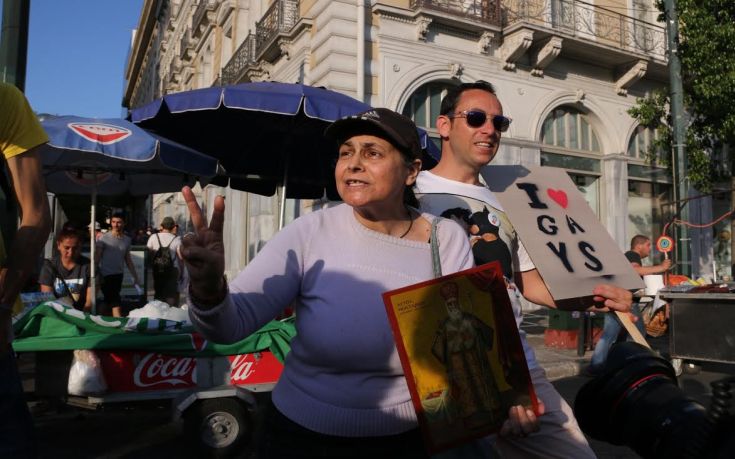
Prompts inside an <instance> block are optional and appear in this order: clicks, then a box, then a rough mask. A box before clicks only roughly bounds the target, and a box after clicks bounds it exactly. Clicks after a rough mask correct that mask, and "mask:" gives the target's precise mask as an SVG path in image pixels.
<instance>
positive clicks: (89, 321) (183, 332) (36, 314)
mask: <svg viewBox="0 0 735 459" xmlns="http://www.w3.org/2000/svg"><path fill="white" fill-rule="evenodd" d="M13 328H14V332H15V341H13V348H14V349H15V350H16V351H17V352H30V351H62V350H75V349H106V350H125V349H128V350H145V351H156V352H161V353H163V354H171V355H187V356H192V357H210V356H216V355H237V354H249V353H253V352H259V351H264V350H266V349H267V350H270V351H271V352H272V353H273V355H274V356H275V357H276V358H277V359H278V360H280V361H281V362H283V361H284V358H285V357H286V354H288V352H289V351H290V350H291V346H290V342H291V338H293V337H294V336H295V335H296V328H295V327H294V324H293V319H287V320H284V321H272V322H269V323H268V324H266V325H265V326H264V327H263V328H261V329H260V330H258V331H257V332H255V333H253V334H252V335H251V336H249V337H247V338H245V339H244V340H242V341H238V342H237V343H233V344H217V343H213V342H211V341H207V340H206V339H205V338H204V337H203V336H202V335H200V334H199V333H198V332H197V331H196V330H194V327H192V326H191V325H190V324H187V323H185V322H178V321H173V320H166V319H151V318H128V317H109V316H99V315H92V314H88V313H85V312H82V311H78V310H76V309H74V308H70V307H68V306H64V305H63V304H61V303H58V302H55V301H49V302H47V303H43V304H41V305H39V306H37V307H36V308H34V309H33V310H31V311H30V312H29V313H28V314H26V315H25V316H24V317H22V318H21V319H20V320H18V321H17V322H16V323H15V325H14V326H13Z"/></svg>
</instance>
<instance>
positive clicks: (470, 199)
mask: <svg viewBox="0 0 735 459" xmlns="http://www.w3.org/2000/svg"><path fill="white" fill-rule="evenodd" d="M509 125H510V119H509V118H507V117H505V116H503V107H502V105H501V104H500V101H499V100H498V98H497V96H496V95H495V89H494V88H493V86H492V85H491V84H490V83H487V82H485V81H477V82H475V83H464V84H461V85H459V86H456V87H455V88H452V89H450V90H449V92H448V93H447V95H446V96H445V97H444V99H443V100H442V104H441V108H440V115H439V117H438V118H437V120H436V128H437V130H438V131H439V135H440V136H441V141H442V157H441V160H440V161H439V163H438V164H437V165H436V167H435V168H434V169H432V170H431V171H422V172H421V173H420V174H419V176H418V179H417V181H416V186H415V189H414V190H415V192H416V195H417V197H418V199H419V202H420V205H421V208H422V210H425V211H427V212H430V213H432V214H436V215H442V214H444V215H445V216H447V217H452V216H456V215H465V216H466V217H467V221H466V223H467V225H468V227H471V225H472V224H473V222H474V224H476V222H475V221H474V220H472V219H476V218H484V219H487V222H486V223H487V225H480V226H488V227H489V228H492V232H493V233H494V235H495V236H497V238H499V240H500V241H501V242H497V241H494V242H495V243H497V244H500V243H502V244H504V245H505V246H506V247H507V250H509V251H510V254H511V265H512V271H513V272H512V275H511V276H507V275H506V284H507V286H508V293H509V296H510V299H511V303H512V305H513V310H514V314H515V316H516V323H517V324H518V326H519V330H520V323H521V320H522V318H521V306H520V296H521V295H523V296H524V297H525V298H526V299H528V300H529V301H532V302H534V303H537V304H542V305H546V306H549V307H555V304H554V299H553V298H552V297H551V294H550V293H549V291H548V289H547V287H546V284H545V283H544V281H543V279H542V278H541V276H540V275H539V273H538V271H537V270H536V268H535V266H534V264H533V263H532V262H531V259H530V257H529V256H528V253H527V252H526V250H525V248H524V247H523V244H521V241H520V240H519V238H518V235H517V234H516V232H515V229H514V228H513V225H512V224H511V222H510V220H508V218H507V216H506V215H505V213H504V212H503V208H502V206H501V205H500V203H499V202H498V200H497V199H496V197H495V195H494V194H493V193H492V192H491V191H490V190H489V189H488V188H487V187H486V184H485V183H483V182H482V178H481V177H480V170H481V169H482V168H483V167H484V166H486V165H487V164H488V163H490V162H491V161H492V160H493V158H494V157H495V154H496V153H497V151H498V147H499V145H500V137H501V133H502V132H505V131H506V130H507V129H508V127H509ZM496 233H497V234H496ZM468 236H469V235H468ZM476 236H477V237H478V240H482V237H481V236H482V235H476ZM489 239H494V238H489ZM492 249H493V250H490V251H488V250H484V251H483V254H484V255H486V254H487V253H488V252H489V253H504V248H503V247H493V248H492ZM473 253H474V254H475V256H476V258H477V257H478V253H477V252H475V250H474V247H473ZM483 261H487V260H483ZM592 293H593V294H594V295H595V301H596V302H598V304H599V306H600V307H602V306H605V307H608V308H610V309H617V310H623V311H627V310H629V309H630V307H631V302H632V296H631V294H630V292H628V291H627V290H624V289H622V288H619V287H615V286H612V285H606V284H604V285H598V286H596V287H595V289H594V290H593V292H592ZM520 334H521V341H522V343H523V349H524V352H525V355H526V360H527V361H528V366H529V370H530V373H531V379H532V381H533V385H534V389H535V391H536V395H537V396H538V398H539V402H540V411H541V414H542V416H540V417H538V418H537V417H536V416H535V414H534V413H533V412H532V411H531V410H527V409H524V408H523V407H520V406H517V407H512V408H511V409H510V413H509V420H508V421H507V422H506V423H505V424H504V425H503V428H502V429H501V431H500V436H499V438H498V440H497V442H496V448H497V449H498V450H499V451H500V452H501V454H502V455H503V457H519V458H520V457H547V458H550V457H555V458H575V459H578V458H587V457H590V458H593V457H595V454H594V453H593V452H592V450H591V449H590V447H589V445H588V443H587V440H586V439H585V437H584V434H583V433H582V432H581V430H580V429H579V426H578V425H577V422H576V420H575V419H574V414H573V412H572V409H571V408H570V407H569V405H568V404H567V403H566V402H565V401H564V400H563V399H562V398H561V396H560V395H559V393H558V392H557V391H556V389H554V387H553V386H552V385H551V383H550V382H549V381H548V379H547V378H546V374H545V373H544V370H543V368H541V367H540V366H539V364H538V362H537V361H536V357H535V354H534V352H533V349H532V348H531V346H530V345H529V344H528V342H527V340H526V337H525V333H524V332H523V331H521V332H520Z"/></svg>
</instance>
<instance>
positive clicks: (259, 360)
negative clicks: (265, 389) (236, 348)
mask: <svg viewBox="0 0 735 459" xmlns="http://www.w3.org/2000/svg"><path fill="white" fill-rule="evenodd" d="M228 358H229V359H230V383H231V384H235V385H250V384H273V383H275V382H276V381H278V378H279V377H280V376H281V371H283V364H282V363H281V362H280V361H279V360H278V359H276V357H275V356H274V355H273V354H272V353H271V352H269V351H262V352H255V353H252V354H240V355H231V356H228Z"/></svg>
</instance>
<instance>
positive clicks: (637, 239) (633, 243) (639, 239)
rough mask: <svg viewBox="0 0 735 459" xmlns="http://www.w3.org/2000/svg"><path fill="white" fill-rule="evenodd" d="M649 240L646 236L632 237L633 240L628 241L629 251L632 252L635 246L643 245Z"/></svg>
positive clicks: (637, 235)
mask: <svg viewBox="0 0 735 459" xmlns="http://www.w3.org/2000/svg"><path fill="white" fill-rule="evenodd" d="M650 240H651V238H649V237H648V236H644V235H642V234H636V235H635V236H633V239H631V240H630V250H633V249H635V247H636V246H637V245H641V244H645V243H646V242H648V241H650Z"/></svg>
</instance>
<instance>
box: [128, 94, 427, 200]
mask: <svg viewBox="0 0 735 459" xmlns="http://www.w3.org/2000/svg"><path fill="white" fill-rule="evenodd" d="M370 108H371V107H370V106H369V105H367V104H364V103H362V102H359V101H357V100H355V99H353V98H351V97H349V96H346V95H344V94H340V93H337V92H334V91H329V90H327V89H324V88H317V87H312V86H307V85H301V84H289V83H274V82H257V83H245V84H240V85H234V86H225V87H214V88H204V89H196V90H193V91H185V92H180V93H174V94H169V95H166V96H164V97H163V98H162V99H159V100H156V101H155V102H152V103H150V104H148V105H145V106H143V107H141V108H138V109H135V110H133V111H132V113H131V119H132V121H133V122H134V123H137V124H139V125H140V126H142V127H144V128H146V129H149V130H151V131H154V132H157V133H159V134H161V135H163V136H165V137H168V138H171V139H173V140H176V141H177V142H180V143H183V144H185V145H188V146H191V147H193V148H196V149H198V150H201V151H204V152H207V154H209V155H212V156H214V157H216V158H217V159H219V160H220V162H221V163H222V165H223V166H224V168H225V169H226V170H227V175H228V177H229V185H230V186H231V187H232V188H234V189H238V190H243V191H249V192H253V193H257V194H261V195H264V196H271V195H273V194H274V193H275V192H276V190H277V189H278V187H280V186H283V187H284V188H285V191H284V192H283V193H281V195H282V199H285V198H286V197H288V198H321V197H322V196H323V195H324V192H325V190H326V192H327V196H328V197H330V198H331V199H338V195H337V191H336V187H335V184H334V159H335V157H336V154H337V151H338V148H337V146H336V145H335V144H334V142H332V141H330V140H327V139H325V138H324V135H323V134H324V130H325V129H326V127H327V126H328V125H329V124H330V123H331V122H333V121H335V120H337V119H339V118H342V117H344V116H348V115H354V114H356V113H360V112H363V111H366V110H369V109H370ZM421 138H422V143H423V146H424V147H426V148H429V149H431V150H430V151H431V153H432V154H433V155H434V158H436V159H438V151H437V150H436V147H435V146H434V144H433V143H432V142H431V141H430V140H429V139H428V137H427V136H426V133H425V132H423V131H421ZM429 159H430V158H429ZM212 183H215V184H220V185H226V184H227V183H223V182H221V181H217V180H214V181H213V182H212ZM281 207H283V206H281Z"/></svg>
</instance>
